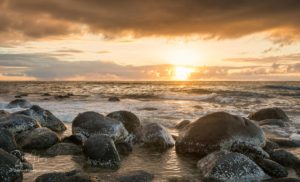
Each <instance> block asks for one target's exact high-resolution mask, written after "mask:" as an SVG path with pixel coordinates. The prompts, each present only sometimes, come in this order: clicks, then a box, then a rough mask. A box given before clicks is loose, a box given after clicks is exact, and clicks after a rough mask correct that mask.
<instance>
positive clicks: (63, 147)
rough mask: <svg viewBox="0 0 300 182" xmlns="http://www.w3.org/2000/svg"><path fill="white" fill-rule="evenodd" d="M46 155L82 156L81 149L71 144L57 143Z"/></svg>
mask: <svg viewBox="0 0 300 182" xmlns="http://www.w3.org/2000/svg"><path fill="white" fill-rule="evenodd" d="M46 153H47V154H48V155H52V156H56V155H80V154H82V149H81V147H79V146H77V145H75V144H72V143H57V144H55V145H53V146H52V147H50V148H48V149H47V151H46Z"/></svg>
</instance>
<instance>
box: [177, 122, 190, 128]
mask: <svg viewBox="0 0 300 182" xmlns="http://www.w3.org/2000/svg"><path fill="white" fill-rule="evenodd" d="M190 123H191V121H190V120H183V121H180V122H179V123H178V124H177V125H176V126H175V128H176V129H183V128H184V127H186V126H187V125H188V124H190Z"/></svg>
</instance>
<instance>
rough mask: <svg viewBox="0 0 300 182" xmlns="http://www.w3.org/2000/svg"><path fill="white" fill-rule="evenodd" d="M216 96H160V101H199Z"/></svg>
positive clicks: (213, 94) (212, 94)
mask: <svg viewBox="0 0 300 182" xmlns="http://www.w3.org/2000/svg"><path fill="white" fill-rule="evenodd" d="M216 95H217V94H216V93H211V94H206V95H182V94H181V95H179V94H178V95H177V94H170V95H162V96H160V98H162V99H169V100H194V101H200V100H206V99H211V98H214V97H215V96H216Z"/></svg>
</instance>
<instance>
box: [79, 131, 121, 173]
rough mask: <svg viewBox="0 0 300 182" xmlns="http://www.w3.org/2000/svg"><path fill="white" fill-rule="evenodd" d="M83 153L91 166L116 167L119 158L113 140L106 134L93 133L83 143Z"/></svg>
mask: <svg viewBox="0 0 300 182" xmlns="http://www.w3.org/2000/svg"><path fill="white" fill-rule="evenodd" d="M83 153H84V155H85V156H86V158H87V159H88V163H89V164H90V165H91V166H95V167H100V168H110V169H117V168H119V166H120V163H121V160H120V156H119V153H118V151H117V149H116V146H115V144H114V141H113V140H112V139H111V138H110V137H109V136H107V135H94V136H92V137H90V138H88V140H87V141H86V142H85V143H84V145H83Z"/></svg>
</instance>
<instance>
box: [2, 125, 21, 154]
mask: <svg viewBox="0 0 300 182" xmlns="http://www.w3.org/2000/svg"><path fill="white" fill-rule="evenodd" d="M0 148H2V149H3V150H5V151H7V152H11V151H13V150H16V149H17V148H18V147H17V143H16V140H15V137H14V135H13V134H12V133H11V132H10V131H8V130H6V129H0Z"/></svg>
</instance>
